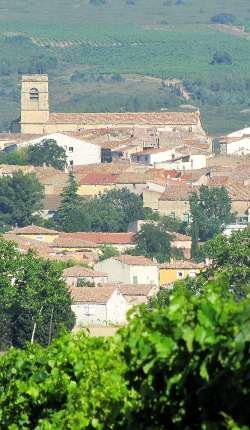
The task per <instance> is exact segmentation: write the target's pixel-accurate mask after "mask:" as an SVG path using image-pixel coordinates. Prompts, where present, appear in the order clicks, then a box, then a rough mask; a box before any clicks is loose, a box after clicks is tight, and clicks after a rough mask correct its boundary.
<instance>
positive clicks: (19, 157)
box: [0, 148, 29, 166]
mask: <svg viewBox="0 0 250 430" xmlns="http://www.w3.org/2000/svg"><path fill="white" fill-rule="evenodd" d="M0 162H1V163H3V164H17V165H20V166H25V165H26V164H29V160H28V156H27V149H26V148H22V149H19V150H16V151H13V152H9V153H4V152H2V151H1V153H0Z"/></svg>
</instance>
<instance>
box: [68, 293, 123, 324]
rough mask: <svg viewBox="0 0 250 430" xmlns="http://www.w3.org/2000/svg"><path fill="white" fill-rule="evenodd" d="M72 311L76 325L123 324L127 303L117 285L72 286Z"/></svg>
mask: <svg viewBox="0 0 250 430" xmlns="http://www.w3.org/2000/svg"><path fill="white" fill-rule="evenodd" d="M71 297H72V301H73V304H72V311H73V312H74V314H75V316H76V326H78V327H88V326H92V327H95V326H108V325H124V324H125V323H126V314H127V311H128V309H129V304H128V302H127V301H126V299H125V297H124V296H123V294H122V293H121V291H120V290H119V288H118V286H117V285H113V286H107V287H106V286H105V287H104V286H103V287H93V288H91V287H81V288H77V287H72V288H71Z"/></svg>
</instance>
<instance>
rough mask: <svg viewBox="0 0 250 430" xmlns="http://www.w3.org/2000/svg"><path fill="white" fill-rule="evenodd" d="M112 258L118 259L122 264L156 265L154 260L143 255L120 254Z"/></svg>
mask: <svg viewBox="0 0 250 430" xmlns="http://www.w3.org/2000/svg"><path fill="white" fill-rule="evenodd" d="M113 258H114V259H115V260H118V261H120V262H121V263H122V264H127V265H130V266H157V263H156V262H154V261H153V260H150V258H146V257H143V256H134V255H120V256H118V257H113Z"/></svg>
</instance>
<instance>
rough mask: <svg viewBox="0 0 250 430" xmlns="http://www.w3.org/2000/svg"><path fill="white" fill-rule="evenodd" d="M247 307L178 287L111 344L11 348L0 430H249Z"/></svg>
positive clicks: (5, 361)
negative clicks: (164, 301) (190, 292)
mask: <svg viewBox="0 0 250 430" xmlns="http://www.w3.org/2000/svg"><path fill="white" fill-rule="evenodd" d="M32 279H33V278H32ZM249 309H250V299H249V298H247V299H244V300H241V301H239V302H236V301H235V299H234V297H233V296H232V295H231V294H224V289H223V286H222V285H221V283H220V282H219V283H217V282H216V281H213V282H212V283H211V284H210V285H208V286H207V287H206V288H205V290H204V293H203V294H202V295H192V294H189V293H188V292H187V291H184V290H183V285H180V286H175V289H174V290H173V291H171V292H170V293H169V297H168V301H167V302H166V303H165V306H162V303H161V304H160V306H157V304H156V303H155V304H154V306H152V307H151V308H150V309H148V308H147V307H145V306H143V307H140V308H139V309H136V310H134V313H131V315H130V317H129V318H130V319H129V324H128V326H127V327H125V328H123V329H121V330H120V331H119V332H118V333H117V334H116V335H115V336H114V338H110V339H106V340H105V339H101V338H89V337H87V336H85V335H84V334H83V333H82V334H80V335H78V336H72V335H71V336H70V335H68V336H63V337H61V338H58V339H57V340H56V341H54V343H53V344H52V345H50V346H49V347H47V348H46V349H43V348H41V347H39V346H37V345H33V346H29V347H28V349H27V350H26V351H21V350H19V351H18V350H14V349H11V350H10V351H9V352H7V353H6V354H5V355H4V356H3V357H1V359H0V428H1V429H3V430H5V429H9V428H13V429H16V428H18V430H19V429H20V430H24V429H30V428H34V429H36V430H51V429H52V430H54V429H55V430H65V429H66V430H67V429H69V430H71V429H76V430H78V429H87V430H93V429H98V430H106V429H111V430H112V429H113V430H127V429H136V430H144V429H155V430H156V429H157V430H163V429H164V430H165V429H166V428H167V429H173V430H182V429H185V430H200V429H205V430H211V429H213V430H222V429H224V428H225V429H226V428H228V429H229V428H230V429H232V430H236V429H239V430H248V429H249V427H248V425H249V403H248V400H249V395H250V385H249V377H248V375H249V372H250V360H249V348H250V338H249V327H250V312H249ZM1 387H2V388H1Z"/></svg>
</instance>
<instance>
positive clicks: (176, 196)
mask: <svg viewBox="0 0 250 430" xmlns="http://www.w3.org/2000/svg"><path fill="white" fill-rule="evenodd" d="M196 190H198V187H197V188H195V187H193V186H191V185H187V184H185V183H181V184H177V185H173V184H172V185H169V186H167V187H166V189H165V191H164V193H162V194H161V196H160V198H159V200H158V211H159V213H160V214H161V215H167V216H171V217H172V218H178V219H180V220H181V221H186V222H188V221H189V219H190V207H189V196H190V194H191V193H192V192H195V191H196Z"/></svg>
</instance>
